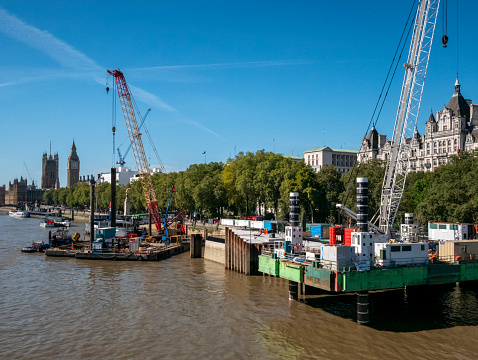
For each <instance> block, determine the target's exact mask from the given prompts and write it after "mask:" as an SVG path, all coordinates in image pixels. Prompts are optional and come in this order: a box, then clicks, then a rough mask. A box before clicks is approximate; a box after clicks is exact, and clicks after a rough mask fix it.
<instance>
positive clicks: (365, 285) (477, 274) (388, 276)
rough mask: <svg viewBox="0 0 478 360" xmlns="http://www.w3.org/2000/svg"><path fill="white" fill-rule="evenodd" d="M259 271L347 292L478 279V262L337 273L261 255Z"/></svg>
mask: <svg viewBox="0 0 478 360" xmlns="http://www.w3.org/2000/svg"><path fill="white" fill-rule="evenodd" d="M259 272H262V273H264V274H269V275H272V276H277V277H280V278H283V279H287V280H290V281H294V282H297V283H305V284H306V285H309V286H312V287H315V288H319V289H322V290H326V291H331V292H337V293H347V292H357V291H373V290H386V289H397V288H403V287H406V286H416V285H440V284H452V283H457V282H464V281H473V280H478V262H466V263H453V264H428V265H423V266H410V267H398V268H376V269H371V270H368V271H357V270H350V271H334V270H328V269H323V268H320V267H318V266H317V263H314V264H312V265H304V264H298V263H294V262H290V261H285V260H281V259H273V258H271V257H268V256H264V255H260V256H259Z"/></svg>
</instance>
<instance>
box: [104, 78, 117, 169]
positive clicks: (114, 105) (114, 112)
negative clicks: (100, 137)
mask: <svg viewBox="0 0 478 360" xmlns="http://www.w3.org/2000/svg"><path fill="white" fill-rule="evenodd" d="M108 76H109V75H106V93H108V92H109V86H108ZM113 81H116V79H115V78H113ZM115 91H116V86H114V84H113V102H112V112H111V113H112V118H111V130H112V131H113V157H112V165H111V167H112V168H113V167H115V163H116V161H115V160H116V158H115V143H116V140H115V135H116V96H115Z"/></svg>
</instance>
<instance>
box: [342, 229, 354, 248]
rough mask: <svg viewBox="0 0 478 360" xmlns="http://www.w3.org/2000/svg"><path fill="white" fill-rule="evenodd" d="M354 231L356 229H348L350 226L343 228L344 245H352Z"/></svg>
mask: <svg viewBox="0 0 478 360" xmlns="http://www.w3.org/2000/svg"><path fill="white" fill-rule="evenodd" d="M356 231H357V229H350V228H345V229H344V245H348V246H351V245H352V233H353V232H356Z"/></svg>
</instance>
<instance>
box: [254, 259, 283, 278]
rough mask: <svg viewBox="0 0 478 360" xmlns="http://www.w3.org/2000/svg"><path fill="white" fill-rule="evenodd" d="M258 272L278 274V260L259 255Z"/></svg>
mask: <svg viewBox="0 0 478 360" xmlns="http://www.w3.org/2000/svg"><path fill="white" fill-rule="evenodd" d="M259 272H262V273H264V274H269V275H272V276H279V260H278V259H273V258H271V257H268V256H262V255H259Z"/></svg>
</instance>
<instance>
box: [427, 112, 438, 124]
mask: <svg viewBox="0 0 478 360" xmlns="http://www.w3.org/2000/svg"><path fill="white" fill-rule="evenodd" d="M427 122H432V123H434V122H436V120H435V116H433V111H432V112H431V113H430V117H429V118H428V121H427Z"/></svg>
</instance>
